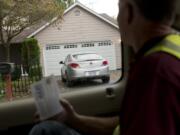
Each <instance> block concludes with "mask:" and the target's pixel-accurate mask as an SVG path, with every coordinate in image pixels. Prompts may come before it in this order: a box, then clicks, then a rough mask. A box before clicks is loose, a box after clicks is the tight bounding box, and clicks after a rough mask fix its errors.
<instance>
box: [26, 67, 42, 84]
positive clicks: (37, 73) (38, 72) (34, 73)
mask: <svg viewBox="0 0 180 135" xmlns="http://www.w3.org/2000/svg"><path fill="white" fill-rule="evenodd" d="M29 77H30V78H31V80H35V81H38V80H40V79H41V78H42V67H41V66H40V65H34V66H31V67H30V68H29Z"/></svg>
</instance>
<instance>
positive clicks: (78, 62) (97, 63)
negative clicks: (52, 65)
mask: <svg viewBox="0 0 180 135" xmlns="http://www.w3.org/2000/svg"><path fill="white" fill-rule="evenodd" d="M60 64H63V66H62V68H61V78H62V81H63V82H66V84H67V86H72V85H73V84H74V82H75V81H78V80H88V79H102V82H103V83H108V82H109V80H110V73H109V64H108V61H107V60H106V59H105V58H103V57H102V56H100V55H98V54H96V53H77V54H69V55H68V56H67V57H66V58H65V61H64V62H63V61H61V62H60Z"/></svg>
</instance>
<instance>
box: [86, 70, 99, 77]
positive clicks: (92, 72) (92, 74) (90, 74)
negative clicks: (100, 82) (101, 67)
mask: <svg viewBox="0 0 180 135" xmlns="http://www.w3.org/2000/svg"><path fill="white" fill-rule="evenodd" d="M85 75H86V76H95V75H99V71H88V72H85Z"/></svg>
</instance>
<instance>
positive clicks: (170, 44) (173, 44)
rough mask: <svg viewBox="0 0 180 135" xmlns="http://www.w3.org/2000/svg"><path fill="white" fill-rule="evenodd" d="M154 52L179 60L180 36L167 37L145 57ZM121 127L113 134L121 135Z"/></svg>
mask: <svg viewBox="0 0 180 135" xmlns="http://www.w3.org/2000/svg"><path fill="white" fill-rule="evenodd" d="M154 52H166V53H168V54H170V55H172V56H174V57H176V58H178V59H180V35H178V34H171V35H168V36H166V37H165V38H164V39H163V40H162V41H161V42H159V43H158V44H157V45H156V46H155V47H153V48H152V49H150V50H149V51H148V52H147V53H145V56H147V55H149V54H151V53H154ZM119 131H120V126H119V125H118V126H117V127H116V128H115V129H114V132H113V135H119Z"/></svg>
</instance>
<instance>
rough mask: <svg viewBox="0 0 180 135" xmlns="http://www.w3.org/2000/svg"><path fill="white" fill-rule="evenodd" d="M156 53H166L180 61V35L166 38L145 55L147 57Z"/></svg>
mask: <svg viewBox="0 0 180 135" xmlns="http://www.w3.org/2000/svg"><path fill="white" fill-rule="evenodd" d="M154 52H166V53H168V54H170V55H172V56H175V57H176V58H178V59H180V35H178V34H171V35H168V36H166V37H165V38H164V39H163V40H162V41H161V42H159V43H158V44H157V45H156V46H155V47H153V48H152V49H150V50H149V51H148V52H147V53H145V56H146V55H149V54H151V53H154Z"/></svg>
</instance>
